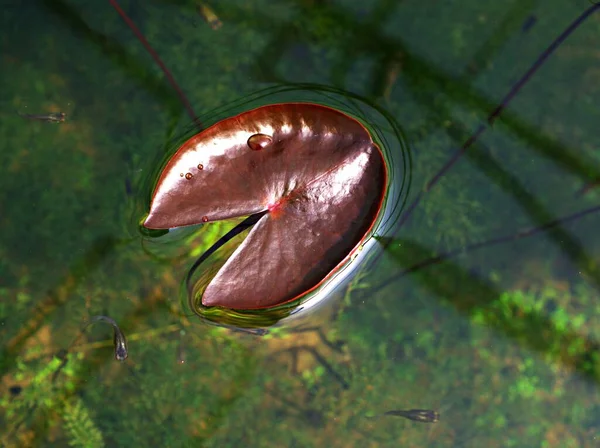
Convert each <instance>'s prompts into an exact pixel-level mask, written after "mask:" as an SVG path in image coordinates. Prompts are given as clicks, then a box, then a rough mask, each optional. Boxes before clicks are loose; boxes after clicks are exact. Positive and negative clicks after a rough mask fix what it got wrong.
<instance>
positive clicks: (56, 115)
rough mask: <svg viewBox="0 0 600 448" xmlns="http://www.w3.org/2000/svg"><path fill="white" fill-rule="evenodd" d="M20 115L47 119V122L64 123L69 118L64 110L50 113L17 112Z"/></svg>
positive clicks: (37, 119)
mask: <svg viewBox="0 0 600 448" xmlns="http://www.w3.org/2000/svg"><path fill="white" fill-rule="evenodd" d="M17 114H18V115H19V116H20V117H23V118H26V119H27V120H36V121H45V122H46V123H62V122H63V121H65V119H66V118H67V114H65V113H64V112H51V113H49V114H22V113H20V112H17Z"/></svg>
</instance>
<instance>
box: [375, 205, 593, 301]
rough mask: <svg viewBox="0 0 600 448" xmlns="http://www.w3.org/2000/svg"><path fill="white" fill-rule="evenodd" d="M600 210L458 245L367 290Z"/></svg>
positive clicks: (588, 209)
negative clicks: (459, 256) (450, 259)
mask: <svg viewBox="0 0 600 448" xmlns="http://www.w3.org/2000/svg"><path fill="white" fill-rule="evenodd" d="M598 211H600V205H596V206H594V207H590V208H587V209H585V210H581V211H579V212H577V213H573V214H572V215H568V216H564V217H562V218H557V219H555V220H552V221H550V222H547V223H546V224H543V225H541V226H538V227H533V228H531V229H526V230H521V231H519V232H516V233H513V234H511V235H504V236H499V237H496V238H491V239H489V240H485V241H480V242H478V243H473V244H469V245H467V246H464V247H460V248H457V249H453V250H450V251H447V252H444V253H441V254H439V255H436V256H435V257H431V258H428V259H426V260H423V261H420V262H419V263H416V264H414V265H412V266H410V267H408V268H406V269H404V270H403V271H402V272H400V273H399V274H395V275H393V276H391V277H389V278H387V279H386V280H384V281H383V282H381V283H380V284H379V285H377V286H375V287H373V288H371V289H370V290H369V292H370V293H375V292H377V291H379V290H381V289H382V288H384V287H385V286H387V285H389V284H390V283H392V282H394V281H396V280H398V279H399V278H402V277H404V276H405V275H407V274H410V273H411V272H414V271H417V270H419V269H422V268H425V267H427V266H431V265H434V264H438V263H441V262H443V261H445V260H448V259H449V258H453V257H456V256H457V255H461V254H465V253H467V252H471V251H474V250H477V249H481V248H483V247H489V246H495V245H496V244H502V243H508V242H510V241H517V240H520V239H522V238H527V237H530V236H534V235H538V234H540V233H542V232H545V231H547V230H549V229H551V228H553V227H556V226H559V225H562V224H566V223H568V222H573V221H576V220H577V219H579V218H583V217H584V216H587V215H590V214H592V213H596V212H598ZM392 241H393V240H392V239H390V241H388V242H387V244H386V246H389V245H390V244H391V242H392Z"/></svg>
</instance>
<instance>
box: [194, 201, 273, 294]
mask: <svg viewBox="0 0 600 448" xmlns="http://www.w3.org/2000/svg"><path fill="white" fill-rule="evenodd" d="M268 212H269V211H268V210H264V211H262V212H259V213H255V214H254V215H250V216H248V217H247V218H246V219H244V220H243V221H242V222H240V223H239V224H238V225H237V226H235V227H234V228H233V229H231V230H230V231H229V232H227V233H226V234H225V235H223V236H222V237H221V238H219V240H218V241H217V242H216V243H215V244H213V245H212V246H210V248H209V249H208V250H207V251H206V252H204V253H203V254H202V255H200V257H199V258H198V259H197V260H196V261H195V262H194V264H193V265H192V267H191V268H190V270H189V271H188V273H187V276H186V278H185V285H186V288H187V291H188V294H191V293H192V285H191V283H190V282H191V280H192V276H193V275H194V272H196V269H198V266H200V265H201V264H202V263H203V262H204V261H205V260H206V259H207V258H208V257H210V256H211V255H212V254H214V253H215V252H216V251H217V249H219V248H220V247H221V246H223V245H224V244H225V243H226V242H227V241H229V240H230V239H232V238H233V237H235V236H236V235H239V234H240V233H242V232H243V231H244V230H246V229H248V228H249V227H252V226H253V225H254V224H256V223H257V222H258V221H259V220H260V218H262V217H263V216H264V215H266V214H267V213H268Z"/></svg>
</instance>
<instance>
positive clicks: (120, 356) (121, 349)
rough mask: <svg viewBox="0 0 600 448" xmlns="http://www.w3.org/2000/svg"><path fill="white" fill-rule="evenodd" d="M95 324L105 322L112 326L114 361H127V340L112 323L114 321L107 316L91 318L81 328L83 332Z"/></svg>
mask: <svg viewBox="0 0 600 448" xmlns="http://www.w3.org/2000/svg"><path fill="white" fill-rule="evenodd" d="M97 322H105V323H107V324H110V325H112V327H113V330H114V333H115V334H114V338H113V341H114V344H115V359H116V360H117V361H125V360H126V359H127V356H128V353H127V340H126V339H125V335H124V334H123V332H122V331H121V329H120V328H119V326H118V325H117V323H116V322H115V321H114V319H112V318H110V317H108V316H101V315H99V316H93V317H92V318H91V319H90V320H89V322H87V323H86V324H85V325H84V326H83V329H82V331H83V330H85V329H86V328H87V327H88V326H90V325H92V324H95V323H97Z"/></svg>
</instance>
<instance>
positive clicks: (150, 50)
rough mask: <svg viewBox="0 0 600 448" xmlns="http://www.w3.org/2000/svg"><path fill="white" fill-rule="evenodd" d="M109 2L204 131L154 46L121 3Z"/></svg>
mask: <svg viewBox="0 0 600 448" xmlns="http://www.w3.org/2000/svg"><path fill="white" fill-rule="evenodd" d="M108 1H109V3H110V4H111V5H112V6H113V8H115V10H116V11H117V12H118V13H119V15H120V16H121V18H122V19H123V20H124V21H125V23H126V24H127V26H128V27H129V28H131V31H133V34H135V37H137V38H138V40H139V41H140V42H141V43H142V45H143V46H144V48H146V50H147V51H148V53H150V56H152V58H153V59H154V61H155V62H156V63H157V64H158V66H159V67H160V68H161V70H162V71H163V73H164V74H165V76H166V77H167V79H168V80H169V82H170V83H171V85H172V86H173V88H174V89H175V91H176V92H177V95H178V96H179V99H180V100H181V102H182V103H183V106H184V107H185V110H186V111H187V113H188V115H189V116H190V118H191V119H192V121H193V122H194V123H195V124H196V125H197V126H198V127H199V128H200V130H202V124H201V123H200V120H199V119H198V117H197V116H196V113H195V112H194V109H193V108H192V105H191V104H190V102H189V101H188V99H187V97H186V96H185V94H184V93H183V90H181V88H180V87H179V85H178V84H177V81H175V78H174V77H173V75H172V74H171V72H170V71H169V69H168V68H167V66H166V65H165V63H164V62H163V61H162V59H161V58H160V57H159V56H158V53H157V52H156V51H155V50H154V48H152V46H151V45H150V43H149V42H148V41H147V40H146V38H145V37H144V35H143V34H142V32H141V31H140V30H139V29H138V27H137V26H135V23H133V21H132V20H131V19H130V18H129V16H128V15H127V14H126V13H125V11H123V9H121V6H119V2H117V0H108Z"/></svg>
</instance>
